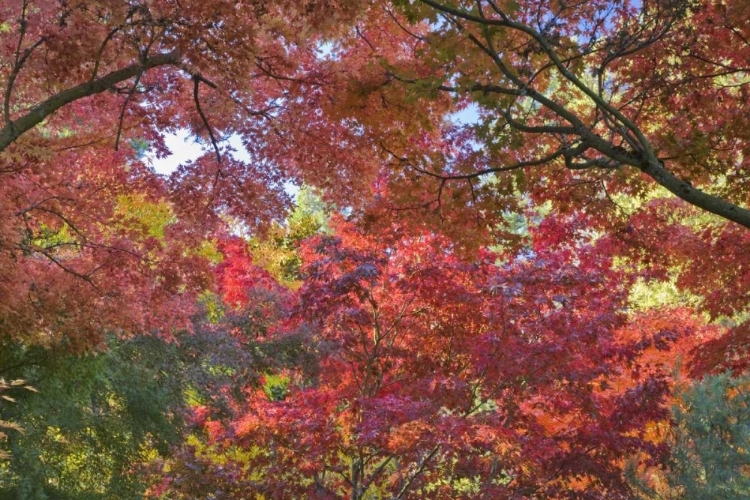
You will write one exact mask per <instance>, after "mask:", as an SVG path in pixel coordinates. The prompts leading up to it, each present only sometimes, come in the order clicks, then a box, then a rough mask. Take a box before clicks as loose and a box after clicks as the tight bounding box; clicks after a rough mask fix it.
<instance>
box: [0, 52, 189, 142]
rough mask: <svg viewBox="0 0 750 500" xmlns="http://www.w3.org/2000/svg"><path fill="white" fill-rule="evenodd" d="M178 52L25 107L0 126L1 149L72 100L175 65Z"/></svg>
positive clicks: (147, 60)
mask: <svg viewBox="0 0 750 500" xmlns="http://www.w3.org/2000/svg"><path fill="white" fill-rule="evenodd" d="M179 60H180V53H179V51H177V50H174V51H172V52H167V53H164V54H158V55H155V56H152V57H149V58H147V59H145V60H143V61H142V62H138V63H135V64H131V65H130V66H127V67H125V68H122V69H119V70H116V71H113V72H111V73H109V74H107V75H105V76H103V77H101V78H97V79H95V80H93V81H89V82H86V83H81V84H79V85H76V86H75V87H71V88H69V89H66V90H63V91H60V92H58V93H57V94H55V95H53V96H52V97H50V98H48V99H47V100H45V101H44V102H41V103H39V104H37V105H36V106H34V107H33V108H31V109H30V110H28V111H27V112H26V114H24V115H23V116H21V117H19V118H18V119H16V120H14V121H11V122H10V123H6V124H5V126H4V127H3V128H2V129H0V151H4V150H5V149H6V148H7V147H8V146H10V145H11V144H13V142H14V141H15V140H16V139H18V138H19V137H20V136H21V135H22V134H24V133H26V132H28V131H29V130H31V129H32V128H34V127H35V126H36V125H38V124H40V123H41V122H43V121H44V120H45V119H46V118H47V117H49V116H51V115H52V114H54V113H55V112H56V111H57V110H58V109H60V108H62V107H63V106H65V105H66V104H70V103H71V102H73V101H77V100H78V99H82V98H84V97H89V96H92V95H95V94H100V93H102V92H104V91H106V90H107V89H109V88H110V87H112V86H113V85H115V84H117V83H120V82H123V81H125V80H128V79H130V78H133V77H134V76H136V75H138V74H139V73H142V72H144V71H147V70H149V69H151V68H156V67H158V66H167V65H177V64H178V63H179Z"/></svg>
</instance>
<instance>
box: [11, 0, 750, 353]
mask: <svg viewBox="0 0 750 500" xmlns="http://www.w3.org/2000/svg"><path fill="white" fill-rule="evenodd" d="M743 5H744V4H743V2H741V1H732V2H719V1H705V2H700V3H691V2H687V1H674V2H630V1H626V0H617V1H609V0H607V1H604V0H601V1H597V2H588V3H586V4H585V5H583V4H582V5H577V4H576V5H573V4H569V3H567V2H552V3H549V2H538V1H525V2H495V1H486V2H479V3H474V2H445V3H441V2H438V1H436V0H425V1H420V2H393V3H388V2H380V1H369V2H365V1H361V0H359V1H358V0H346V1H343V0H342V1H334V0H330V1H323V2H305V3H302V4H300V3H299V2H285V1H281V0H279V1H273V2H263V3H257V2H251V3H249V4H246V5H245V4H242V5H240V4H236V3H235V2H230V1H228V0H212V1H208V2H196V1H188V2H179V3H178V2H174V1H172V0H160V1H153V2H129V3H122V2H117V1H114V0H98V1H94V0H91V1H83V0H80V1H75V2H64V3H60V4H55V3H41V4H36V3H34V2H31V1H29V0H15V1H10V2H5V3H4V4H3V6H2V19H4V21H3V24H2V25H1V26H2V29H0V38H1V39H2V41H3V43H2V61H3V65H2V68H1V69H0V71H1V72H2V73H1V74H0V76H1V77H2V78H1V79H2V81H3V92H2V101H3V117H4V125H3V128H2V130H0V155H2V161H3V163H4V165H5V166H4V167H3V173H2V175H3V177H4V179H5V180H6V182H4V183H3V200H5V201H4V202H3V210H4V211H3V213H2V220H3V221H4V225H3V227H4V229H3V234H5V235H6V236H5V237H4V239H5V241H7V242H8V243H7V244H6V246H5V248H6V249H7V250H6V251H4V252H3V257H2V258H3V259H4V262H5V264H4V265H3V266H2V269H3V270H4V271H3V273H4V275H3V278H4V279H3V282H4V283H6V285H5V287H4V292H3V296H4V297H7V300H4V301H3V302H4V303H5V304H8V306H7V307H6V309H5V310H6V314H4V318H5V319H4V326H3V328H4V331H5V332H6V333H5V335H6V336H16V337H18V336H19V335H22V336H25V338H27V340H29V341H33V342H36V343H43V342H57V341H60V339H62V338H65V339H67V341H68V342H69V343H70V344H71V346H72V347H73V348H74V349H86V348H89V347H91V346H95V345H96V344H97V343H98V342H100V341H101V339H102V335H101V333H100V330H101V329H102V328H101V327H102V325H112V326H113V327H114V328H119V329H120V330H121V331H123V332H135V331H145V330H155V329H158V328H159V327H161V326H163V325H165V324H175V325H178V324H179V325H182V326H184V325H187V324H188V323H189V322H188V321H186V319H185V315H182V316H181V317H180V315H179V314H176V313H175V312H176V311H188V310H189V309H190V307H191V306H190V304H192V299H191V298H190V295H191V294H193V293H197V292H199V291H200V290H201V289H202V288H205V286H206V283H205V276H206V275H207V270H206V265H205V263H201V262H200V260H201V259H200V258H198V256H196V255H195V253H194V252H190V251H189V249H190V248H191V247H194V246H196V245H197V244H198V243H199V241H200V240H201V239H202V238H203V237H205V235H206V234H207V233H209V232H210V231H212V230H214V229H215V228H216V226H217V225H219V224H220V223H221V222H220V217H221V216H231V217H236V218H239V220H241V221H243V222H244V223H245V224H248V225H249V226H250V227H252V228H256V227H258V225H259V224H261V225H262V223H264V222H267V221H269V220H271V219H273V218H280V217H282V216H283V210H284V208H285V207H286V206H287V205H288V203H289V197H288V195H287V194H286V192H285V191H284V189H283V187H284V181H285V180H288V179H292V180H295V181H297V182H305V183H309V184H310V185H314V186H317V187H320V188H323V190H324V191H323V193H324V196H325V197H326V198H327V199H328V200H332V201H334V202H337V203H339V204H340V205H341V206H346V207H350V208H351V209H352V210H353V213H355V214H357V215H363V216H364V217H363V219H362V220H364V221H374V222H373V223H376V224H385V222H382V221H381V220H380V219H381V218H382V217H383V211H384V210H385V211H386V212H389V213H393V212H395V213H396V214H400V215H402V216H404V215H405V217H402V222H406V221H410V222H411V223H412V224H413V225H415V226H416V227H417V229H418V230H422V229H423V228H424V227H425V225H434V224H441V225H442V226H443V227H442V228H441V229H442V230H443V231H444V232H446V233H447V234H452V235H455V236H456V237H459V238H462V239H463V241H464V243H463V244H466V245H475V246H476V245H480V244H481V243H482V242H483V241H484V242H486V239H483V238H484V237H486V236H487V233H488V232H497V231H498V230H499V229H498V225H500V226H502V225H504V223H505V222H506V221H504V219H503V216H504V214H505V213H506V211H507V210H511V211H513V210H516V209H518V206H519V202H525V201H524V200H529V199H530V200H531V201H532V202H533V203H535V204H541V203H542V202H544V201H551V202H553V203H554V205H555V209H558V210H563V211H570V210H573V209H575V208H576V207H580V206H582V205H583V204H585V205H586V207H587V208H586V211H587V213H588V214H590V215H598V217H593V216H592V217H591V218H590V219H589V223H590V224H592V226H593V227H596V228H601V229H603V230H617V229H623V228H627V217H624V216H621V214H619V209H618V208H617V207H616V203H617V202H618V200H620V198H618V196H631V197H632V196H634V197H640V198H643V197H648V196H651V193H652V192H653V189H652V188H653V186H654V183H652V182H649V179H650V180H655V181H656V184H658V185H661V186H664V187H665V188H666V189H668V190H670V191H671V192H672V193H674V194H675V195H677V196H678V197H680V198H682V199H684V200H686V201H688V202H689V203H691V204H693V205H695V206H697V207H700V208H701V209H703V210H707V211H709V212H712V213H715V214H718V215H720V216H721V217H724V218H726V219H728V220H732V221H735V222H738V223H739V224H740V225H745V226H747V225H748V212H747V209H746V208H743V207H744V206H745V205H746V201H747V200H746V192H747V189H744V187H743V186H744V183H745V182H746V176H745V173H744V172H745V170H746V162H747V158H748V156H749V155H748V154H746V153H747V151H746V150H747V139H746V137H745V136H744V135H743V134H744V132H743V131H745V130H747V129H748V127H747V126H746V123H745V122H744V121H743V120H745V119H746V115H747V114H746V113H743V112H742V110H743V109H744V107H743V106H744V103H745V101H746V94H747V92H746V86H747V85H746V84H747V81H746V76H745V75H746V68H745V65H744V63H743V61H745V60H746V54H747V51H748V50H750V49H748V44H747V42H746V40H747V38H748V36H747V32H746V30H747V26H746V24H745V23H744V19H745V17H746V16H745V14H746V6H744V7H743ZM716 102H718V103H721V105H718V106H715V105H713V103H716ZM467 107H468V108H469V109H471V110H473V113H474V114H475V117H474V118H472V119H471V120H470V121H471V123H469V124H465V125H460V124H457V123H456V122H455V120H454V119H453V116H454V113H455V112H457V111H460V110H462V109H467ZM686 109H689V110H690V111H689V112H683V110H686ZM180 128H187V129H189V130H190V131H191V132H192V133H193V134H194V135H196V136H199V137H202V138H203V140H205V142H206V144H207V145H208V146H209V147H208V149H209V151H207V153H206V154H205V155H204V156H203V157H201V158H199V159H196V160H195V161H193V162H190V163H187V164H185V165H182V166H181V167H180V168H179V169H178V170H177V172H175V173H174V174H173V175H172V176H171V177H170V178H169V179H168V180H165V179H162V178H160V177H159V176H156V175H155V174H154V173H153V172H152V171H150V169H149V168H147V167H146V166H145V165H144V163H143V158H142V157H139V154H142V152H143V148H144V147H150V148H152V149H153V150H154V151H155V152H156V154H157V155H164V154H166V153H167V151H166V149H165V147H164V143H163V134H164V133H165V132H170V131H175V130H177V129H180ZM229 135H236V136H238V137H239V138H240V139H241V140H242V143H243V146H244V149H245V150H246V153H247V156H248V157H249V160H242V159H240V158H241V156H242V155H237V154H234V152H233V151H232V148H231V147H230V146H229V145H228V144H227V143H226V142H225V141H224V140H223V139H225V138H226V137H228V136H229ZM632 172H635V175H632ZM638 172H640V173H643V174H645V176H643V175H639V174H638ZM373 195H374V197H373ZM123 197H125V198H126V199H127V198H130V199H138V200H141V203H150V204H157V205H158V204H165V205H166V206H168V207H169V211H170V212H171V214H172V216H173V218H172V219H170V222H169V223H168V224H167V226H168V228H169V229H168V230H167V231H166V234H165V236H164V237H163V238H154V237H153V235H150V234H149V233H148V230H145V229H144V227H143V225H142V224H141V223H139V222H138V221H134V220H133V219H132V218H129V217H127V216H125V215H124V214H123V211H122V210H118V206H119V207H122V206H123V203H121V202H118V201H116V200H122V199H123ZM124 205H126V206H127V203H125V204H124ZM425 209H426V210H425ZM446 220H447V221H450V222H451V224H450V225H449V224H444V223H443V222H444V221H446ZM449 226H450V227H449ZM112 227H115V228H116V229H114V230H113V229H112ZM726 231H729V232H731V231H733V229H732V228H728V229H726ZM735 233H736V231H735ZM736 234H738V233H736ZM704 243H705V245H706V246H707V247H708V248H709V250H712V251H718V250H719V249H718V248H716V247H715V246H714V245H713V242H711V241H704ZM701 253H706V252H705V251H704V252H698V253H697V254H701ZM39 276H45V281H46V283H45V285H44V286H40V278H39ZM11 284H12V285H11ZM124 284H127V286H123V285H124ZM175 291H179V292H180V293H182V294H184V295H185V297H184V299H185V300H180V299H179V297H178V295H179V294H175V293H174V292H175ZM19 297H23V298H19ZM29 297H30V299H28V298H29ZM69 297H78V298H77V299H75V300H73V299H69ZM62 311H65V313H63V312H62ZM152 311H158V313H155V314H154V313H152ZM159 318H164V319H163V320H160V319H159ZM167 318H169V319H167ZM96 319H101V321H98V322H97V321H96Z"/></svg>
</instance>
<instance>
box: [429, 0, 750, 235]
mask: <svg viewBox="0 0 750 500" xmlns="http://www.w3.org/2000/svg"><path fill="white" fill-rule="evenodd" d="M420 1H421V2H422V3H424V4H426V5H429V6H430V7H432V8H434V9H436V10H438V11H440V12H443V13H444V14H447V15H448V16H452V17H453V18H457V19H461V20H464V21H468V22H471V23H476V24H477V25H479V26H481V27H482V28H483V35H484V36H483V38H484V41H482V40H480V39H478V38H477V37H476V36H475V35H473V34H468V35H467V37H468V39H469V40H470V41H471V42H473V43H474V44H475V45H476V46H477V48H478V49H479V50H481V51H482V52H484V53H485V54H486V55H487V56H488V57H490V59H492V61H493V62H494V64H495V66H496V67H497V68H498V69H499V70H500V73H501V74H502V75H503V77H504V78H506V79H507V80H508V82H509V83H510V84H512V86H515V87H517V89H518V91H520V92H521V93H522V95H526V96H528V97H529V98H531V99H533V100H534V101H536V102H538V103H539V104H541V105H542V106H544V107H546V108H547V109H549V110H550V111H552V112H553V113H555V114H556V115H557V116H559V117H560V118H562V119H563V120H565V121H567V122H568V123H570V125H571V126H572V127H570V128H569V129H567V130H566V131H565V133H566V134H567V135H574V136H578V137H579V138H580V139H581V141H582V143H585V144H587V146H588V148H590V149H594V150H596V151H598V152H599V153H601V154H602V155H603V156H604V157H606V158H601V159H595V160H590V159H584V161H583V162H574V161H573V159H572V158H571V157H570V155H566V164H567V166H568V167H569V168H576V169H582V168H592V167H600V168H615V167H618V166H620V165H629V166H632V167H635V168H637V169H639V170H640V171H641V172H643V173H645V174H646V175H648V176H649V177H651V178H652V179H653V180H655V181H656V182H657V183H658V184H659V185H661V186H662V187H664V188H666V189H667V190H669V191H670V192H671V193H673V194H674V195H676V196H678V197H679V198H681V199H683V200H684V201H686V202H688V203H690V204H692V205H694V206H696V207H698V208H701V209H703V210H706V211H708V212H711V213H713V214H716V215H718V216H720V217H723V218H725V219H727V220H730V221H733V222H736V223H738V224H740V225H742V226H744V227H747V228H750V210H748V209H747V208H743V207H740V206H738V205H735V204H733V203H731V202H730V201H728V200H726V199H723V198H720V197H718V196H714V195H712V194H709V193H706V192H705V191H702V190H700V189H698V188H695V187H693V186H692V185H690V183H688V182H686V181H684V180H682V179H680V178H679V177H677V176H675V175H674V174H673V173H671V172H670V171H669V170H667V169H666V168H665V166H664V163H663V162H662V161H661V160H660V159H659V158H658V156H657V153H656V152H655V151H654V149H653V147H652V146H651V144H650V142H649V140H648V139H647V138H646V135H645V133H644V132H643V130H642V129H641V128H640V127H639V126H638V125H637V124H636V123H635V122H634V121H633V120H631V119H630V118H628V117H627V116H625V114H624V113H623V112H622V111H621V110H620V109H618V108H617V107H615V106H614V105H612V104H611V103H610V102H608V101H607V100H606V99H604V97H602V95H600V94H599V93H598V92H597V91H596V90H594V89H591V88H590V87H589V86H588V85H586V83H584V82H583V80H581V79H580V78H579V77H578V76H576V75H575V74H574V73H573V72H572V71H571V70H570V69H569V68H568V66H567V65H566V64H565V62H564V61H563V60H562V59H561V58H560V57H559V55H558V54H557V52H556V51H555V49H554V48H553V46H552V43H551V42H550V40H549V39H548V38H547V37H546V36H545V35H544V34H543V33H541V32H539V31H537V30H536V29H534V28H533V27H531V26H530V25H528V24H524V23H522V22H518V21H515V20H513V19H511V17H510V16H509V15H508V14H507V13H505V12H503V11H502V10H501V9H499V7H497V5H496V4H494V3H493V5H492V6H493V8H494V10H495V12H496V13H497V15H498V16H499V17H496V18H487V17H484V15H482V11H481V9H479V15H476V14H473V13H471V12H467V11H464V10H461V9H459V8H456V7H452V6H450V5H445V4H442V3H440V2H439V1H436V0H420ZM668 21H669V19H668ZM492 26H494V27H499V28H507V29H510V30H515V31H517V32H520V33H524V34H525V35H526V36H528V37H530V38H531V39H532V40H534V41H535V42H536V43H537V44H538V45H539V48H540V49H541V51H542V52H543V53H544V54H545V55H546V56H547V57H548V58H549V60H550V61H551V63H552V65H553V66H554V68H555V69H556V70H557V71H558V72H559V73H560V75H561V76H562V77H563V78H564V79H566V80H567V81H569V82H570V83H571V84H572V85H573V86H575V87H576V88H578V89H579V90H580V91H581V92H583V93H584V94H585V95H586V96H587V97H588V98H589V99H590V100H591V102H592V103H593V104H594V105H595V106H596V107H597V109H599V110H601V111H602V113H603V114H604V118H605V120H606V119H609V120H610V121H611V122H613V123H610V124H609V126H610V129H612V130H614V131H616V132H617V133H619V134H620V135H621V136H622V137H623V140H625V141H626V142H628V145H629V146H630V147H631V148H633V150H632V151H628V150H626V149H624V148H623V147H621V146H619V145H616V144H614V143H613V142H612V141H610V140H607V139H604V138H602V137H601V136H599V135H598V134H597V133H596V132H595V131H594V130H593V129H592V127H591V126H589V125H587V124H586V123H585V122H584V121H583V120H582V119H581V118H580V117H579V116H578V115H577V114H576V113H574V112H573V111H571V110H570V109H569V108H568V107H566V106H565V105H564V104H560V103H559V102H556V101H555V100H553V99H552V98H550V97H549V96H547V95H544V94H543V93H541V92H539V91H538V90H536V89H535V88H533V87H532V86H531V85H530V83H529V82H526V81H524V80H523V79H522V78H521V77H520V76H519V75H518V74H516V73H515V72H514V71H513V70H512V68H511V67H509V66H508V64H507V63H506V62H505V61H504V60H503V59H502V58H501V57H500V55H499V52H498V51H497V50H496V49H495V47H494V46H493V45H494V44H493V41H492V38H493V36H492V34H491V31H490V30H489V29H488V28H489V27H492ZM440 90H451V89H446V88H442V89H440ZM477 90H479V89H477ZM503 90H504V92H503V93H506V94H512V93H513V92H514V91H515V89H512V88H504V89H503ZM515 92H517V91H515ZM506 118H507V117H506ZM508 124H509V125H510V126H511V127H515V128H517V129H518V130H521V131H523V132H536V130H533V129H527V130H524V129H525V128H526V126H525V125H524V126H522V127H518V125H523V124H519V123H516V122H513V121H508ZM562 127H565V126H564V125H563V126H562ZM565 128H567V127H565ZM571 129H572V133H571ZM581 153H582V152H581ZM608 159H609V160H608Z"/></svg>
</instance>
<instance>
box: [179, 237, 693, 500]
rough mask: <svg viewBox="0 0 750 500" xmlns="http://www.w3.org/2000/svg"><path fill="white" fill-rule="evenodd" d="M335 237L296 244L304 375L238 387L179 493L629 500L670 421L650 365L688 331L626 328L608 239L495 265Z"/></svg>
mask: <svg viewBox="0 0 750 500" xmlns="http://www.w3.org/2000/svg"><path fill="white" fill-rule="evenodd" d="M337 228H338V232H337V235H336V236H335V237H317V238H315V239H313V240H312V241H310V242H309V243H308V245H307V253H306V255H307V265H306V267H305V273H306V280H305V284H304V285H303V287H302V289H301V290H300V292H299V293H300V299H299V300H300V302H299V305H298V306H297V312H296V314H295V316H296V318H297V321H304V322H307V323H309V324H311V325H312V327H313V332H315V333H314V339H315V344H316V345H317V348H316V350H317V356H318V358H319V366H318V371H317V372H316V373H315V374H314V375H310V373H307V374H303V373H301V372H295V371H294V370H287V371H286V372H284V373H285V376H286V377H287V379H288V384H287V385H286V386H285V387H283V390H280V391H276V392H273V391H269V390H268V387H265V388H248V389H247V401H246V402H239V403H238V412H239V415H238V417H237V419H236V421H235V422H234V423H233V424H232V425H220V426H218V427H217V425H218V424H212V425H211V426H210V433H209V437H210V439H211V442H212V443H213V445H214V448H213V451H212V452H213V453H214V454H218V455H220V456H222V458H221V459H216V455H214V457H213V458H211V456H210V455H205V454H198V455H195V456H190V454H189V453H188V455H187V457H183V459H184V460H186V461H187V462H192V463H193V464H194V466H193V467H178V468H177V470H181V471H184V470H187V471H190V470H194V469H195V465H197V464H200V467H201V468H200V469H199V470H201V471H202V472H201V473H200V475H199V477H193V479H192V481H191V480H188V479H187V478H186V477H184V476H183V477H180V476H179V474H178V477H175V479H174V483H173V488H174V490H175V491H176V492H179V491H185V492H188V491H193V489H194V488H196V487H197V486H196V484H199V485H200V487H201V488H204V489H205V491H206V492H214V493H217V494H218V492H222V494H224V495H227V496H228V497H229V498H246V497H247V496H248V495H252V494H259V493H260V494H263V495H265V496H267V497H269V498H290V497H294V496H305V497H308V498H343V497H348V498H367V495H384V496H393V497H396V498H481V497H483V496H487V495H489V496H491V497H492V498H516V497H530V496H534V495H536V496H544V497H545V498H569V497H572V498H629V496H628V495H629V490H628V487H627V486H626V484H625V483H624V480H623V478H622V467H623V465H624V461H625V459H627V458H629V457H633V456H640V457H641V458H644V459H645V457H650V459H651V460H658V459H659V458H660V457H661V454H662V452H663V451H664V449H663V447H662V446H661V445H660V444H658V442H657V440H656V439H655V438H654V436H653V435H651V434H649V432H648V431H647V428H648V426H647V424H649V423H652V424H653V423H656V422H658V421H661V420H664V419H665V418H666V417H667V410H666V408H665V406H664V405H663V404H662V403H663V402H664V398H665V397H666V396H667V395H668V393H669V391H670V383H669V376H668V375H669V372H670V370H671V366H669V365H670V363H667V362H665V361H664V358H665V356H660V355H659V354H658V353H660V352H662V351H664V352H671V354H670V356H672V357H673V356H674V352H675V350H674V349H675V347H674V345H675V342H678V341H681V340H680V339H683V338H687V337H688V336H689V335H693V334H694V333H695V330H697V329H699V328H700V325H699V322H695V321H694V320H691V319H690V315H689V314H687V315H685V314H683V313H679V312H677V311H674V312H671V313H670V314H666V313H664V314H661V315H660V314H657V315H653V314H651V315H649V314H634V313H632V312H630V311H628V309H627V290H628V283H629V282H630V281H631V280H632V279H633V276H632V275H630V274H629V273H627V272H625V271H623V270H622V269H619V270H618V268H617V266H615V265H613V262H612V259H611V258H609V257H607V253H606V251H607V247H608V244H609V243H608V242H607V239H606V238H604V239H600V240H597V241H591V242H580V243H579V244H575V245H569V244H565V243H557V244H556V243H554V241H553V239H554V238H555V237H556V236H555V235H556V234H557V233H559V231H560V230H561V229H563V228H561V227H560V226H559V225H557V224H555V223H548V224H546V225H545V226H544V227H543V228H542V229H541V230H540V231H539V232H538V234H536V236H535V239H534V246H533V250H531V251H530V253H529V254H528V255H526V256H525V257H523V258H518V259H515V260H512V261H508V262H506V263H502V264H498V263H497V259H498V258H499V257H498V255H497V254H495V253H491V252H485V253H483V254H482V256H481V257H480V258H479V259H478V260H475V261H474V262H471V263H466V262H464V261H462V260H461V259H459V258H458V257H457V256H456V255H454V254H453V252H451V251H450V250H449V247H450V243H449V242H448V241H446V240H445V239H444V238H442V237H439V236H435V235H427V234H425V235H422V236H420V237H408V238H405V239H403V238H401V237H400V235H399V234H398V233H399V231H396V232H394V233H392V234H387V233H386V234H381V237H380V238H378V239H369V238H366V237H365V236H364V235H363V234H361V233H360V232H358V231H357V230H356V229H354V228H353V227H352V226H350V225H348V224H343V223H340V224H338V225H337ZM551 238H552V239H551ZM676 318H681V319H682V321H680V322H677V321H674V320H676ZM222 450H223V451H222ZM231 450H235V451H231ZM238 450H244V451H238ZM201 491H203V490H201Z"/></svg>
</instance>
